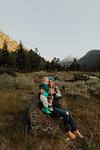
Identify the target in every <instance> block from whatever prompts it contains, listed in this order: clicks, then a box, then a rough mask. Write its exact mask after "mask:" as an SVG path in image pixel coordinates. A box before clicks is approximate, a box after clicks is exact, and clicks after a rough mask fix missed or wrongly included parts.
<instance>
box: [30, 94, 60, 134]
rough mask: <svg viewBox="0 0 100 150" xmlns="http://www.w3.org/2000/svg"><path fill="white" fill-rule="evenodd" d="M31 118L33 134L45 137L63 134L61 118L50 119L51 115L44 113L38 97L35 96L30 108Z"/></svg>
mask: <svg viewBox="0 0 100 150" xmlns="http://www.w3.org/2000/svg"><path fill="white" fill-rule="evenodd" d="M28 117H29V124H30V126H29V129H30V132H31V133H32V134H36V135H43V134H48V135H49V134H53V133H54V132H55V131H56V132H61V129H60V127H59V124H61V121H62V119H61V118H59V119H58V118H54V117H50V115H48V114H45V113H44V112H42V110H41V107H40V104H39V99H38V96H36V95H34V96H32V98H31V102H30V107H29V111H28Z"/></svg>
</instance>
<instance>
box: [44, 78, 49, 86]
mask: <svg viewBox="0 0 100 150" xmlns="http://www.w3.org/2000/svg"><path fill="white" fill-rule="evenodd" d="M42 83H44V84H46V85H48V84H49V78H48V77H43V78H42Z"/></svg>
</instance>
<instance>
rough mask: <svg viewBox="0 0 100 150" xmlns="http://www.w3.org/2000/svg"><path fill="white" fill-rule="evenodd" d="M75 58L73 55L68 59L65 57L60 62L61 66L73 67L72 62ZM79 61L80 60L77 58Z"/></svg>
mask: <svg viewBox="0 0 100 150" xmlns="http://www.w3.org/2000/svg"><path fill="white" fill-rule="evenodd" d="M74 58H75V57H74V56H72V55H68V56H67V57H65V58H64V59H63V60H61V61H60V62H59V64H61V65H62V66H67V65H68V66H69V65H71V64H72V62H73V60H74ZM76 59H77V60H78V59H79V58H76Z"/></svg>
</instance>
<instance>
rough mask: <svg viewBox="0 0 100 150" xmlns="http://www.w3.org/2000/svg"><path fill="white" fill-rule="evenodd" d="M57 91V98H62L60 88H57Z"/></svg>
mask: <svg viewBox="0 0 100 150" xmlns="http://www.w3.org/2000/svg"><path fill="white" fill-rule="evenodd" d="M55 91H56V93H55V97H56V98H58V99H59V98H61V96H62V95H61V92H60V89H59V87H58V86H56V87H55Z"/></svg>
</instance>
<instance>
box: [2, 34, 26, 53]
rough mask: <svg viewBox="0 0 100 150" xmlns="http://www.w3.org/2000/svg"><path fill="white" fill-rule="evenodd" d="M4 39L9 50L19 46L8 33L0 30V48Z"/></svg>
mask: <svg viewBox="0 0 100 150" xmlns="http://www.w3.org/2000/svg"><path fill="white" fill-rule="evenodd" d="M4 40H6V42H7V46H8V50H9V51H15V50H16V49H17V48H18V46H19V43H18V42H16V41H14V40H12V39H11V38H10V37H9V36H8V35H6V34H5V33H3V32H2V31H0V49H2V47H3V44H4ZM23 48H24V50H26V51H28V49H27V48H25V47H23Z"/></svg>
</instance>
